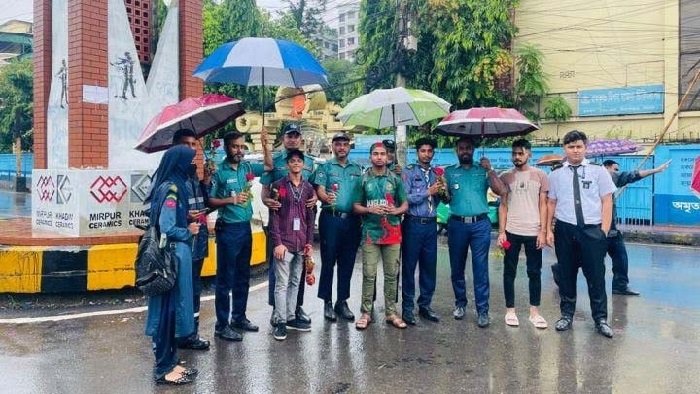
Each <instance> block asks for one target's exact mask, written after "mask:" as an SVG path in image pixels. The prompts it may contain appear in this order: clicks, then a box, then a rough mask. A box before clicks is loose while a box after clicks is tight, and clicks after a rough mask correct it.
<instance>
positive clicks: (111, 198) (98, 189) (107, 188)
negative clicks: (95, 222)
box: [90, 176, 128, 204]
mask: <svg viewBox="0 0 700 394" xmlns="http://www.w3.org/2000/svg"><path fill="white" fill-rule="evenodd" d="M127 191H128V188H127V186H126V184H125V183H124V181H123V180H122V177H120V176H114V177H112V176H106V177H103V176H99V177H97V179H95V181H94V182H93V183H92V185H90V194H91V195H92V197H93V198H94V199H95V200H96V201H97V202H99V203H100V204H102V203H109V202H120V201H121V200H122V198H124V195H126V192H127Z"/></svg>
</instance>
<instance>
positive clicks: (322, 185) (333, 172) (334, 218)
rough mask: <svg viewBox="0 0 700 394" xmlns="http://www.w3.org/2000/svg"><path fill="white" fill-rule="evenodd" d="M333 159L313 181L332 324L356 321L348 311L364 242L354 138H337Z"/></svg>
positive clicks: (321, 293) (322, 293) (323, 288)
mask: <svg viewBox="0 0 700 394" xmlns="http://www.w3.org/2000/svg"><path fill="white" fill-rule="evenodd" d="M331 149H332V150H333V158H332V159H330V160H328V161H327V162H325V163H324V164H321V165H320V166H319V167H318V168H317V169H316V171H315V172H314V174H313V175H312V177H311V183H313V184H314V185H316V193H317V194H318V198H319V200H321V203H322V205H321V216H320V218H319V221H318V233H319V235H320V237H321V279H320V281H319V284H318V298H320V299H322V300H323V302H324V308H323V316H324V317H325V318H326V319H327V320H329V321H336V320H337V318H338V316H340V317H341V318H342V319H345V320H349V321H354V320H355V315H353V313H352V311H351V310H350V308H349V307H348V303H347V299H348V298H350V280H351V279H352V272H353V269H354V268H355V257H356V256H357V248H358V245H359V242H360V218H359V217H358V216H357V215H355V214H354V213H353V212H352V202H353V201H352V199H353V192H354V190H355V187H357V184H358V183H360V178H361V177H362V167H360V165H359V164H357V163H355V162H354V161H351V160H349V159H348V155H349V153H350V137H348V135H347V134H345V133H338V134H336V135H334V136H333V139H332V146H331ZM336 262H337V265H338V281H337V284H338V288H337V290H336V303H335V308H334V307H333V267H334V266H335V265H336Z"/></svg>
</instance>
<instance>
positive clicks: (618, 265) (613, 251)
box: [608, 230, 630, 290]
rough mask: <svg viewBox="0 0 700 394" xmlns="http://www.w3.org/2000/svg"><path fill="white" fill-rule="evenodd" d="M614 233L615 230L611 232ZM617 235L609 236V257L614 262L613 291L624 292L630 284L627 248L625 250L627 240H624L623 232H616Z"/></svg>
mask: <svg viewBox="0 0 700 394" xmlns="http://www.w3.org/2000/svg"><path fill="white" fill-rule="evenodd" d="M610 231H613V230H610ZM614 231H615V234H614V235H612V234H609V235H610V236H609V237H608V255H610V259H611V260H612V272H613V281H612V288H613V290H624V289H626V288H627V286H628V285H629V283H630V280H629V277H628V276H627V272H628V265H629V263H628V261H627V248H625V240H624V239H623V238H622V232H620V231H619V230H614Z"/></svg>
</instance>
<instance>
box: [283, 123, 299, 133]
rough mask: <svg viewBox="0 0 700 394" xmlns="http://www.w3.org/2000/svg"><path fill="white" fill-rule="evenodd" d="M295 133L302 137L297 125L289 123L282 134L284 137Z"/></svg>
mask: <svg viewBox="0 0 700 394" xmlns="http://www.w3.org/2000/svg"><path fill="white" fill-rule="evenodd" d="M295 133H296V134H299V135H301V128H300V127H299V125H298V124H296V123H289V124H288V125H286V126H284V128H283V129H282V134H284V135H287V134H295Z"/></svg>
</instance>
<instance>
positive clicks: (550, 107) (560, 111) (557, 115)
mask: <svg viewBox="0 0 700 394" xmlns="http://www.w3.org/2000/svg"><path fill="white" fill-rule="evenodd" d="M572 112H573V111H572V109H571V106H570V105H569V103H568V102H567V101H566V100H565V99H564V98H563V97H561V96H556V97H554V98H551V99H549V100H547V102H545V104H544V117H545V119H547V120H552V121H554V122H556V124H557V136H559V124H560V123H562V122H566V121H567V120H569V118H571V114H572Z"/></svg>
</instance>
